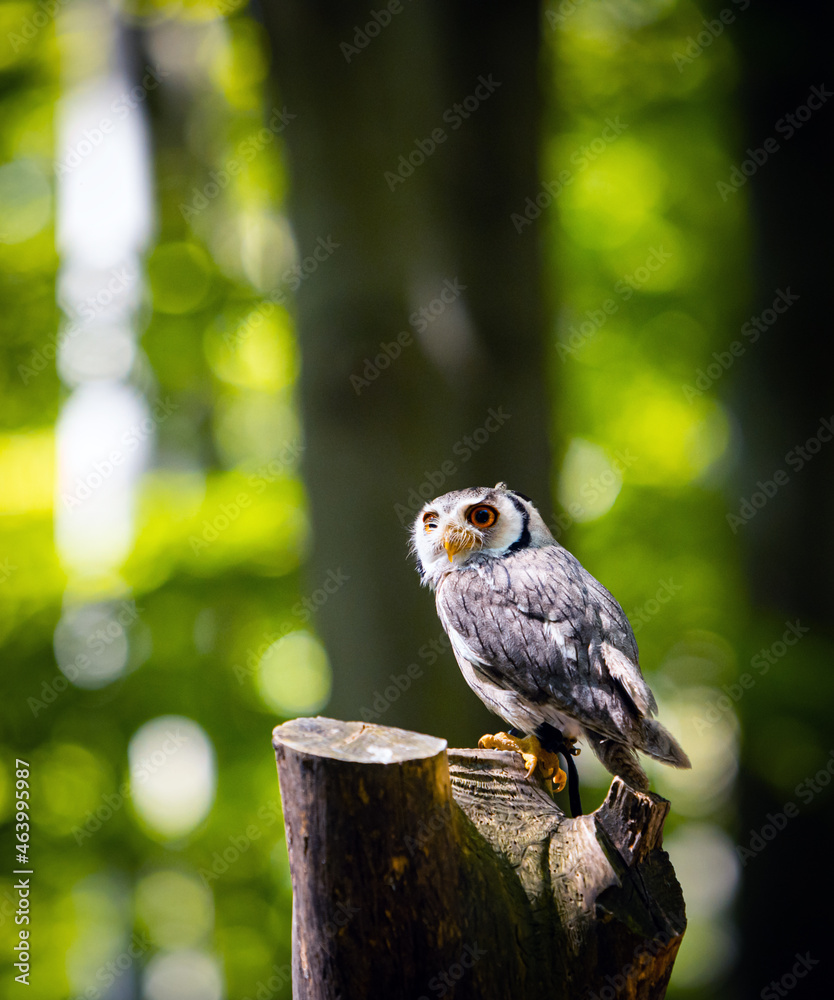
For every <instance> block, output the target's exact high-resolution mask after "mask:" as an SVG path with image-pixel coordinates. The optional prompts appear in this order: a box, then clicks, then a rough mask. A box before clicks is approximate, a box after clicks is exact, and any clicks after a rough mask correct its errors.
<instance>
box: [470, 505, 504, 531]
mask: <svg viewBox="0 0 834 1000" xmlns="http://www.w3.org/2000/svg"><path fill="white" fill-rule="evenodd" d="M466 518H467V520H468V521H469V522H470V523H471V524H474V525H475V527H476V528H481V530H483V529H485V528H491V527H492V526H493V524H495V522H496V521H497V520H498V511H497V510H496V509H495V508H494V507H490V506H489V504H485V503H484V504H478V506H477V507H473V508H472V509H471V510H470V511H469V512H468V513H467V515H466Z"/></svg>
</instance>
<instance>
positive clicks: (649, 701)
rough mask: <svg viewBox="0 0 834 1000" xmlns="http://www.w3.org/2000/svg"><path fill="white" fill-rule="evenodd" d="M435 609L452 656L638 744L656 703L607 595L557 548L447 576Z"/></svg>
mask: <svg viewBox="0 0 834 1000" xmlns="http://www.w3.org/2000/svg"><path fill="white" fill-rule="evenodd" d="M437 607H438V612H439V613H440V617H441V620H442V621H443V623H444V625H446V626H447V629H448V628H451V629H452V630H453V631H454V633H456V634H457V641H456V640H455V637H454V636H451V633H450V636H451V637H452V642H453V646H454V647H455V651H456V653H460V652H461V651H464V655H466V658H467V659H468V660H469V661H470V662H471V663H473V665H474V666H475V668H476V669H477V670H478V671H479V672H480V673H482V674H483V675H484V676H485V677H486V678H488V679H489V680H490V681H492V682H493V683H494V684H498V685H499V686H501V687H503V688H505V689H507V690H511V691H513V692H515V693H516V694H517V695H518V696H520V697H521V698H522V699H523V700H524V701H525V702H526V703H527V704H529V705H531V706H538V707H540V709H541V711H542V713H543V715H544V717H546V714H547V708H548V707H550V708H552V709H555V710H556V711H557V712H559V713H562V714H565V715H568V716H570V717H572V718H574V719H576V721H577V722H579V723H580V724H581V725H582V726H583V727H585V728H586V729H589V730H593V731H595V732H596V733H598V734H600V735H601V736H604V737H609V738H611V739H615V740H626V741H627V742H629V743H634V744H635V745H638V746H639V745H641V744H642V743H643V741H644V729H643V725H642V718H643V716H644V715H647V714H651V713H652V712H653V711H655V701H654V698H653V696H652V694H651V691H650V690H649V688H648V686H647V685H646V682H645V681H644V680H643V677H642V675H641V673H640V668H639V667H638V665H637V646H636V643H635V641H634V636H633V633H632V631H631V626H630V625H629V624H628V620H627V619H626V616H625V614H624V612H623V610H622V608H621V607H620V606H619V604H618V603H617V602H616V601H615V600H614V598H613V597H612V596H611V595H610V594H609V593H608V591H607V590H606V589H605V588H604V587H603V586H602V585H601V584H600V583H598V582H597V581H596V580H595V579H594V578H593V577H592V576H591V575H590V573H588V572H587V571H586V570H585V569H584V567H583V566H582V565H581V564H580V563H579V561H578V560H577V559H576V558H575V557H574V556H572V555H571V554H570V553H569V552H567V550H565V549H563V548H562V547H561V546H559V545H553V546H547V547H545V548H537V549H531V548H528V549H522V550H520V551H518V552H514V553H511V554H510V555H508V556H506V557H504V558H503V559H492V560H484V561H483V562H481V563H480V565H479V566H478V567H477V569H475V568H473V569H472V570H468V571H463V572H457V573H449V574H447V575H446V577H444V580H443V583H442V585H441V586H440V587H439V588H438V590H437Z"/></svg>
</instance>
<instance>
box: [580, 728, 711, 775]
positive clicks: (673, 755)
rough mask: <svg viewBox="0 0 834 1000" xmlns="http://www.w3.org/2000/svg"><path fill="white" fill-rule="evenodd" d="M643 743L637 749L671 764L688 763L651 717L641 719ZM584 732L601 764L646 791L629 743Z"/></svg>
mask: <svg viewBox="0 0 834 1000" xmlns="http://www.w3.org/2000/svg"><path fill="white" fill-rule="evenodd" d="M642 724H643V740H644V743H643V746H641V747H640V750H642V751H643V753H646V754H648V755H649V756H650V757H654V758H655V760H659V761H662V762H663V763H664V764H671V765H672V767H683V768H687V767H692V765H691V764H690V762H689V758H688V757H687V756H686V754H685V753H684V751H683V749H682V747H681V745H680V744H679V743H678V741H677V740H676V739H675V737H674V736H673V735H672V734H671V733H670V732H669V730H668V729H666V728H665V727H664V726H662V725H661V724H660V723H659V722H657V721H655V720H654V719H643V720H642ZM585 735H586V737H587V739H588V742H589V743H590V744H591V748H592V749H593V751H594V753H595V754H596V755H597V757H598V758H599V760H600V763H601V764H602V765H603V767H604V768H605V769H606V770H608V771H610V772H611V774H616V775H618V776H619V777H621V778H622V779H623V781H625V782H627V783H628V784H629V785H631V787H632V788H634V789H636V790H637V791H639V792H645V791H648V788H649V779H648V778H647V777H646V772H645V771H644V770H643V768H642V767H641V766H640V764H639V762H638V760H637V753H636V751H635V750H634V748H633V747H630V746H628V745H626V744H625V743H617V742H616V741H615V740H611V739H608V738H607V737H605V736H601V735H600V734H599V733H594V732H592V731H591V730H588V729H586V730H585Z"/></svg>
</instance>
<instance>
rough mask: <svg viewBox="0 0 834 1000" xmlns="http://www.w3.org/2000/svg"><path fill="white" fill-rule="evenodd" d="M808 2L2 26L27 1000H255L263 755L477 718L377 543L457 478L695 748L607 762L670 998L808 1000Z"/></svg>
mask: <svg viewBox="0 0 834 1000" xmlns="http://www.w3.org/2000/svg"><path fill="white" fill-rule="evenodd" d="M831 20H832V12H831V8H830V7H829V6H828V5H824V4H811V3H796V4H791V5H785V4H778V3H775V2H764V0H732V2H727V3H726V4H724V5H722V4H720V3H717V2H716V3H709V4H701V5H697V4H694V3H691V2H687V0H639V2H638V0H560V2H548V3H545V4H543V5H540V4H537V3H528V2H522V3H517V4H513V5H505V4H496V3H492V2H482V3H465V2H456V3H446V4H441V3H431V2H428V0H420V2H418V0H391V2H389V3H388V4H379V5H373V6H370V7H369V6H368V5H367V4H360V3H353V2H351V3H341V4H337V3H335V2H324V0H317V2H302V0H261V2H260V3H255V2H252V3H251V4H249V5H247V4H245V3H242V2H235V0H125V2H123V3H122V4H120V5H115V4H108V3H106V2H104V0H68V2H65V3H59V2H55V3H48V2H43V0H42V2H40V3H25V2H13V3H3V4H2V6H0V123H2V126H0V297H1V298H2V310H0V336H1V337H2V339H1V340H0V351H2V361H3V363H2V366H0V645H2V652H3V661H2V662H3V665H4V675H3V676H4V696H3V698H2V701H0V746H2V750H3V753H2V755H0V820H1V821H2V822H3V824H4V825H3V835H2V840H1V841H0V842H2V844H3V845H4V848H3V852H4V858H5V862H4V864H5V867H4V866H0V942H2V954H3V961H7V958H8V956H10V955H11V954H12V945H13V944H14V943H15V942H16V940H17V929H18V928H17V927H16V926H15V924H14V916H13V914H14V906H16V898H17V896H16V892H15V891H14V890H13V882H14V876H13V875H12V874H11V871H12V863H11V862H12V858H13V848H12V845H13V842H14V823H15V816H14V813H15V798H14V795H13V791H14V783H15V780H16V779H18V778H19V777H20V776H19V775H18V774H16V773H15V772H16V771H17V770H19V769H20V767H19V766H18V767H17V768H16V767H15V762H16V760H22V761H25V762H26V768H25V770H26V771H27V772H28V777H27V778H26V779H25V780H28V781H29V784H30V787H31V802H32V808H31V824H32V831H31V838H32V839H31V856H32V864H33V867H34V871H35V876H34V879H33V884H34V888H33V893H32V908H33V913H32V920H33V928H34V929H35V933H36V935H37V936H36V937H35V939H34V940H35V941H36V942H37V943H36V944H33V960H32V962H33V964H32V976H31V980H32V985H31V986H30V987H28V988H27V989H28V992H27V995H28V996H29V997H30V998H31V1000H37V998H44V1000H55V998H56V997H67V998H75V997H79V996H89V997H96V998H97V997H99V996H101V997H106V998H108V1000H128V998H133V997H140V996H142V997H148V998H152V1000H168V998H170V1000H175V998H176V1000H181V998H188V1000H220V998H226V997H228V998H231V1000H244V998H249V1000H253V998H256V997H257V998H258V1000H267V998H270V997H276V998H280V997H289V996H290V984H289V964H288V963H289V952H290V915H291V893H290V886H289V875H288V871H287V864H286V851H285V848H284V845H283V826H282V822H281V814H280V802H279V799H278V789H277V782H276V778H275V769H274V761H273V757H272V751H271V746H270V732H271V729H272V727H273V726H274V725H276V724H278V723H279V722H281V721H284V720H285V719H287V718H292V717H294V716H297V715H305V714H316V713H324V714H329V715H333V716H337V717H340V718H345V719H354V718H360V719H367V720H369V721H371V720H372V721H378V722H381V723H384V724H388V725H397V726H405V727H409V728H415V729H418V730H421V731H425V732H429V733H433V734H436V735H438V736H442V737H444V738H446V739H447V740H448V741H449V743H450V745H469V746H471V745H474V744H475V742H476V741H477V738H478V736H479V735H480V734H481V733H482V732H486V731H491V728H494V725H493V720H492V719H491V718H490V716H489V715H488V714H487V713H486V711H485V709H483V707H482V706H481V705H480V703H479V702H478V701H477V699H476V698H475V697H474V696H473V695H472V694H471V693H470V692H469V690H468V689H467V688H466V686H465V684H464V682H463V680H462V678H461V677H460V674H459V672H458V669H457V667H456V665H455V663H454V660H453V657H452V654H451V651H450V649H449V647H448V644H447V642H446V640H445V638H444V637H443V634H442V631H441V628H440V625H439V623H438V621H437V619H436V615H435V612H434V608H433V602H432V599H431V596H430V594H428V593H427V592H426V591H424V590H421V588H420V587H419V586H418V580H417V576H416V573H415V572H414V569H413V566H412V565H411V562H410V560H409V558H408V554H407V539H408V532H407V529H408V526H409V524H410V519H411V518H412V516H413V515H414V513H416V510H417V509H418V508H419V506H420V505H421V504H422V502H423V501H424V500H425V499H427V498H430V497H432V496H435V495H438V494H440V493H443V492H446V491H447V490H450V489H458V488H462V487H465V486H470V485H479V484H483V485H491V484H493V483H495V482H496V481H498V480H505V481H507V482H508V483H509V484H510V485H511V487H513V488H515V489H518V490H520V491H522V492H524V493H525V494H528V495H530V496H532V497H533V498H534V500H535V501H536V503H537V504H538V506H539V508H540V510H541V511H542V513H543V515H544V517H545V519H546V520H547V521H548V523H549V524H550V525H551V527H552V529H553V531H554V533H555V534H556V535H557V537H558V538H559V540H560V541H561V542H563V543H564V544H566V545H567V546H568V547H569V548H570V549H571V550H572V551H573V552H575V553H576V554H577V555H578V556H579V558H580V559H581V560H582V561H583V563H584V564H585V565H586V566H587V567H588V569H589V570H590V571H591V572H592V573H593V574H594V575H595V576H597V577H598V578H599V579H600V580H601V581H602V582H603V583H604V584H605V585H606V586H607V587H608V588H609V589H610V590H611V591H612V592H613V593H614V594H615V596H616V597H617V598H618V600H619V601H620V603H621V604H622V605H623V607H624V608H625V610H626V612H627V613H628V614H629V616H630V618H631V620H632V623H633V625H634V627H635V631H636V634H637V639H638V642H639V645H640V651H641V662H642V665H643V669H644V672H645V674H646V676H647V678H648V680H649V682H650V684H651V685H652V687H653V689H654V690H655V692H656V693H657V695H658V700H659V702H660V706H661V718H662V719H663V720H664V722H665V723H666V724H668V725H669V727H670V728H671V729H672V730H673V731H674V732H675V733H676V734H677V735H678V736H679V738H680V740H681V742H682V744H683V745H684V747H685V748H686V749H687V751H688V752H689V754H690V756H691V757H692V760H693V765H694V766H693V770H692V772H680V773H679V772H674V773H673V772H670V771H669V770H668V769H664V768H662V767H655V768H654V769H652V770H651V777H652V781H653V785H654V787H655V788H656V789H657V790H658V791H659V792H660V793H661V794H663V795H666V796H667V797H668V798H670V799H671V801H672V813H671V816H670V819H669V822H668V824H667V838H666V845H667V848H668V850H669V852H670V855H671V857H672V859H673V862H674V864H675V867H676V870H677V871H678V874H679V878H680V880H681V883H682V885H683V888H684V895H685V898H686V900H687V910H688V918H689V928H688V930H687V933H686V937H685V939H684V944H683V946H682V949H681V953H680V956H679V959H678V962H677V965H676V968H675V972H674V974H673V977H672V982H671V986H670V989H669V994H668V995H669V996H670V997H674V998H678V1000H681V998H686V1000H701V998H704V1000H706V998H726V1000H736V998H739V1000H741V998H746V997H752V996H763V997H764V996H769V995H783V994H782V993H780V992H779V990H783V991H790V993H791V995H792V996H796V997H802V996H808V997H816V996H824V995H827V993H828V992H829V991H830V988H831V985H832V971H831V961H830V958H829V956H828V943H829V942H830V940H831V935H832V926H831V916H830V913H829V912H825V909H824V901H825V900H826V899H827V893H826V891H825V890H826V888H827V885H826V883H828V881H829V880H828V878H827V874H826V864H825V860H824V859H825V857H826V856H827V850H828V845H829V843H830V838H831V834H832V827H831V822H830V820H831V812H832V809H831V803H832V791H831V788H830V783H831V776H832V774H834V743H832V736H831V732H832V730H831V724H830V714H831V709H832V705H834V698H832V694H834V679H832V678H834V674H832V671H831V661H832V652H834V650H833V649H832V637H831V607H832V601H834V578H833V575H832V566H833V565H834V536H833V535H832V531H833V530H834V529H832V518H831V509H832V505H831V497H832V488H833V487H834V482H833V481H832V477H833V476H834V445H832V432H834V399H832V393H831V384H832V377H831V365H830V361H829V353H830V352H828V351H827V350H826V345H827V341H828V339H829V337H830V327H831V320H830V316H831V304H830V297H831V292H830V288H831V282H830V267H831V253H830V235H829V234H830V232H831V224H832V217H831V215H832V213H831V207H832V206H831V193H830V192H831V184H830V177H831V175H832V128H831V121H832V118H831V115H832V112H831V105H832V104H833V103H834V102H832V101H831V98H832V96H834V93H832V91H834V79H832V76H831V62H830V47H831V37H832V32H831V29H832V24H831ZM588 756H589V755H588V754H583V755H582V756H581V757H580V758H579V759H578V764H579V766H580V770H581V773H582V780H583V786H584V787H585V788H586V792H585V796H586V798H587V799H588V805H596V804H597V803H598V802H599V801H601V799H602V797H603V796H604V794H605V790H606V789H607V786H608V780H607V778H606V776H605V775H604V774H603V773H602V772H601V771H600V770H599V769H598V768H597V767H595V766H594V762H593V761H590V760H589V759H588ZM47 942H49V944H48V946H47ZM798 956H805V957H806V958H807V959H808V961H809V962H810V967H809V968H807V975H805V976H803V977H802V978H799V979H797V978H796V972H795V967H796V964H797V961H798ZM814 962H817V963H818V964H813V963H814ZM2 975H3V977H4V992H8V993H9V995H17V992H22V990H23V989H24V987H22V986H19V985H18V984H15V983H14V975H15V970H14V969H13V967H12V966H11V962H7V966H6V968H5V971H4V972H3V973H2ZM85 991H93V992H85ZM94 991H97V992H94ZM768 991H770V992H768Z"/></svg>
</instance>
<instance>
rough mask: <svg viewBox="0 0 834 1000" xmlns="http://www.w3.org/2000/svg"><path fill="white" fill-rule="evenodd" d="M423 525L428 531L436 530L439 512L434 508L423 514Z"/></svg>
mask: <svg viewBox="0 0 834 1000" xmlns="http://www.w3.org/2000/svg"><path fill="white" fill-rule="evenodd" d="M423 527H424V529H425V530H426V531H434V529H435V528H436V527H437V514H436V513H435V512H434V511H433V510H428V511H426V513H425V514H423Z"/></svg>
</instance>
